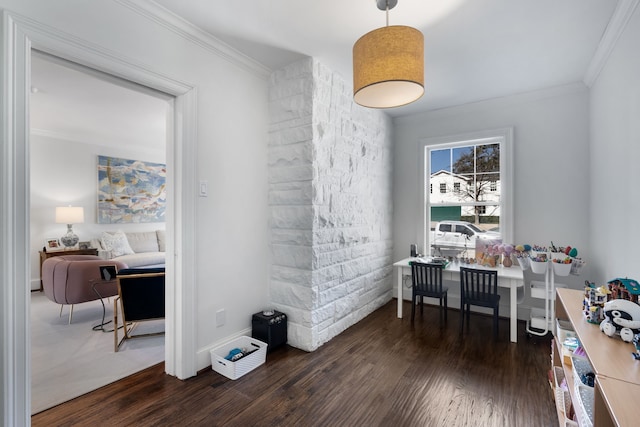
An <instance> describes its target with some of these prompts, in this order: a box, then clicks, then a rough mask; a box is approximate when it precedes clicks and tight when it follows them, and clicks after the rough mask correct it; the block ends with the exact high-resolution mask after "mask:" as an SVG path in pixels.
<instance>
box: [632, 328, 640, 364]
mask: <svg viewBox="0 0 640 427" xmlns="http://www.w3.org/2000/svg"><path fill="white" fill-rule="evenodd" d="M633 345H634V346H635V348H636V352H635V353H631V354H632V355H633V358H634V359H636V360H640V334H635V335H634V336H633Z"/></svg>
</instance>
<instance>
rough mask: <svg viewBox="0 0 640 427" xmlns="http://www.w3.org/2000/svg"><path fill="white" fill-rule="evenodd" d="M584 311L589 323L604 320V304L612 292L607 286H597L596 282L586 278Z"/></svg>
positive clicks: (598, 322)
mask: <svg viewBox="0 0 640 427" xmlns="http://www.w3.org/2000/svg"><path fill="white" fill-rule="evenodd" d="M584 283H585V288H584V300H583V303H582V305H583V307H582V308H583V310H582V313H583V314H584V317H585V318H586V319H587V322H589V323H595V324H596V325H597V324H600V322H602V321H603V320H604V304H605V303H606V302H607V299H608V295H609V294H610V293H611V292H610V291H609V288H607V287H606V286H604V285H603V286H600V287H599V288H596V285H595V284H594V283H589V281H587V280H585V282H584Z"/></svg>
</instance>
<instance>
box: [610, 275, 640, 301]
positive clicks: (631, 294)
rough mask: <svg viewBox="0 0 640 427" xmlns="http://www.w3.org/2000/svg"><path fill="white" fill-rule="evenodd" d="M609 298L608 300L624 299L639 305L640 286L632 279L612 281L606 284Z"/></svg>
mask: <svg viewBox="0 0 640 427" xmlns="http://www.w3.org/2000/svg"><path fill="white" fill-rule="evenodd" d="M607 284H608V285H609V290H610V291H611V297H610V298H609V299H626V300H628V301H631V302H634V303H636V304H639V301H638V297H639V296H640V284H638V282H636V281H635V280H633V279H627V278H625V279H620V278H618V279H613V280H609V281H608V282H607Z"/></svg>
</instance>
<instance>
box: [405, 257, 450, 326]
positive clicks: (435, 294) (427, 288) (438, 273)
mask: <svg viewBox="0 0 640 427" xmlns="http://www.w3.org/2000/svg"><path fill="white" fill-rule="evenodd" d="M442 269H443V265H442V264H423V263H419V262H413V263H412V264H411V280H412V282H413V288H412V296H411V322H412V323H413V319H414V317H415V311H416V301H417V300H418V298H420V315H422V314H423V309H424V304H423V302H424V301H423V297H429V298H438V300H439V301H440V320H441V321H442V313H443V304H442V303H443V301H444V320H445V321H446V320H447V291H448V290H449V288H447V287H446V286H444V287H443V286H442Z"/></svg>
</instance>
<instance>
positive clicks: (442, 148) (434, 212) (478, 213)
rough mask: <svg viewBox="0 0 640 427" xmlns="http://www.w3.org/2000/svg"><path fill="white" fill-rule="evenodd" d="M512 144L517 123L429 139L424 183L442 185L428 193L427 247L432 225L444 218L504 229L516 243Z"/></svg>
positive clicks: (504, 235) (504, 236)
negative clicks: (471, 132) (437, 191)
mask: <svg viewBox="0 0 640 427" xmlns="http://www.w3.org/2000/svg"><path fill="white" fill-rule="evenodd" d="M511 146H512V129H499V130H495V131H486V132H478V133H474V134H469V135H462V136H457V137H438V138H429V139H426V140H423V145H422V147H423V149H424V153H423V155H422V156H421V157H422V158H421V165H422V166H421V167H423V173H424V179H425V187H424V188H426V184H429V186H430V187H429V188H431V189H432V188H433V184H436V185H438V186H439V188H440V192H439V193H436V194H433V192H431V191H430V192H429V193H428V194H424V205H423V206H424V211H423V221H424V222H423V223H422V224H421V227H420V228H421V229H422V230H423V231H424V247H425V248H428V247H430V246H431V242H429V239H430V233H429V231H430V230H432V229H433V227H435V226H436V224H437V223H438V222H439V221H444V220H453V221H465V222H468V223H470V224H471V225H472V226H473V227H477V228H480V229H482V230H489V229H499V230H500V233H501V234H502V239H503V241H505V242H509V243H513V242H512V241H511V239H512V238H513V206H512V200H513V197H512V194H511V191H512V182H513V177H512V174H513V172H512V170H513V166H512V163H513V161H512V149H511ZM447 189H453V191H449V192H447ZM425 193H426V192H425Z"/></svg>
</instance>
